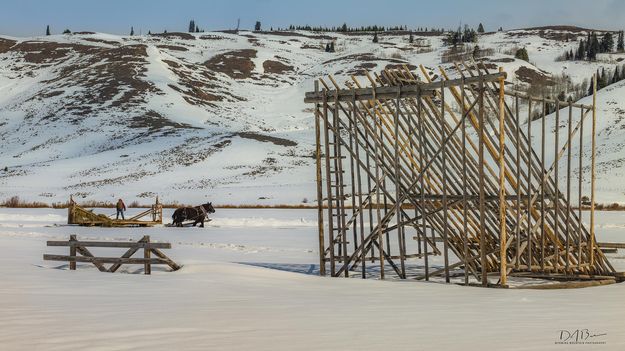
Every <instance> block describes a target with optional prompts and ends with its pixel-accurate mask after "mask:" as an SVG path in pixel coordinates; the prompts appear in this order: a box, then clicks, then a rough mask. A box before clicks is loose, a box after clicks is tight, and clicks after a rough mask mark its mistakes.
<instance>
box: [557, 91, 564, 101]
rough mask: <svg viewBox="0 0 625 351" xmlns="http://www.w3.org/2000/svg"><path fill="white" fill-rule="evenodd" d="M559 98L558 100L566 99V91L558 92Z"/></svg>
mask: <svg viewBox="0 0 625 351" xmlns="http://www.w3.org/2000/svg"><path fill="white" fill-rule="evenodd" d="M557 99H558V101H565V100H566V94H564V91H561V92H560V94H558V96H557Z"/></svg>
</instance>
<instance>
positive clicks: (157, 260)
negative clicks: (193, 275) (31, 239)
mask: <svg viewBox="0 0 625 351" xmlns="http://www.w3.org/2000/svg"><path fill="white" fill-rule="evenodd" d="M43 259H44V260H45V261H66V262H88V263H94V262H100V263H115V264H120V265H121V264H145V263H150V264H168V262H167V261H166V260H164V259H162V258H147V259H146V258H122V257H85V256H69V255H51V254H44V255H43Z"/></svg>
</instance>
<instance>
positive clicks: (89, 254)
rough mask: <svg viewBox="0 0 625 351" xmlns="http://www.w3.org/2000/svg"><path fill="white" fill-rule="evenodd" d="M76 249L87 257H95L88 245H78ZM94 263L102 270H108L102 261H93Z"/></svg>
mask: <svg viewBox="0 0 625 351" xmlns="http://www.w3.org/2000/svg"><path fill="white" fill-rule="evenodd" d="M76 251H78V252H79V253H80V254H81V255H83V256H85V257H94V256H93V254H92V253H91V251H89V250H88V249H87V248H86V247H80V246H78V247H76ZM70 263H73V264H76V262H70ZM92 263H93V265H94V266H96V267H97V268H98V269H99V270H100V272H106V271H107V269H106V267H104V265H103V264H102V263H100V262H99V261H93V262H92Z"/></svg>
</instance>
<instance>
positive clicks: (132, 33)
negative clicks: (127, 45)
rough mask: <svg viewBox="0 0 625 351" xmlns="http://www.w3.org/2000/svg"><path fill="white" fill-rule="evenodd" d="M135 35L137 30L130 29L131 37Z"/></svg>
mask: <svg viewBox="0 0 625 351" xmlns="http://www.w3.org/2000/svg"><path fill="white" fill-rule="evenodd" d="M133 35H135V28H134V27H132V26H131V27H130V36H133Z"/></svg>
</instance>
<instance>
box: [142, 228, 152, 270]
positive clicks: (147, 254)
mask: <svg viewBox="0 0 625 351" xmlns="http://www.w3.org/2000/svg"><path fill="white" fill-rule="evenodd" d="M143 239H144V240H145V242H146V244H148V245H147V246H146V247H144V248H143V258H145V259H148V260H149V259H150V251H151V250H150V248H149V244H150V236H149V235H144V236H143ZM143 272H144V274H147V275H150V274H152V265H151V264H150V262H145V263H144V264H143Z"/></svg>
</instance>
